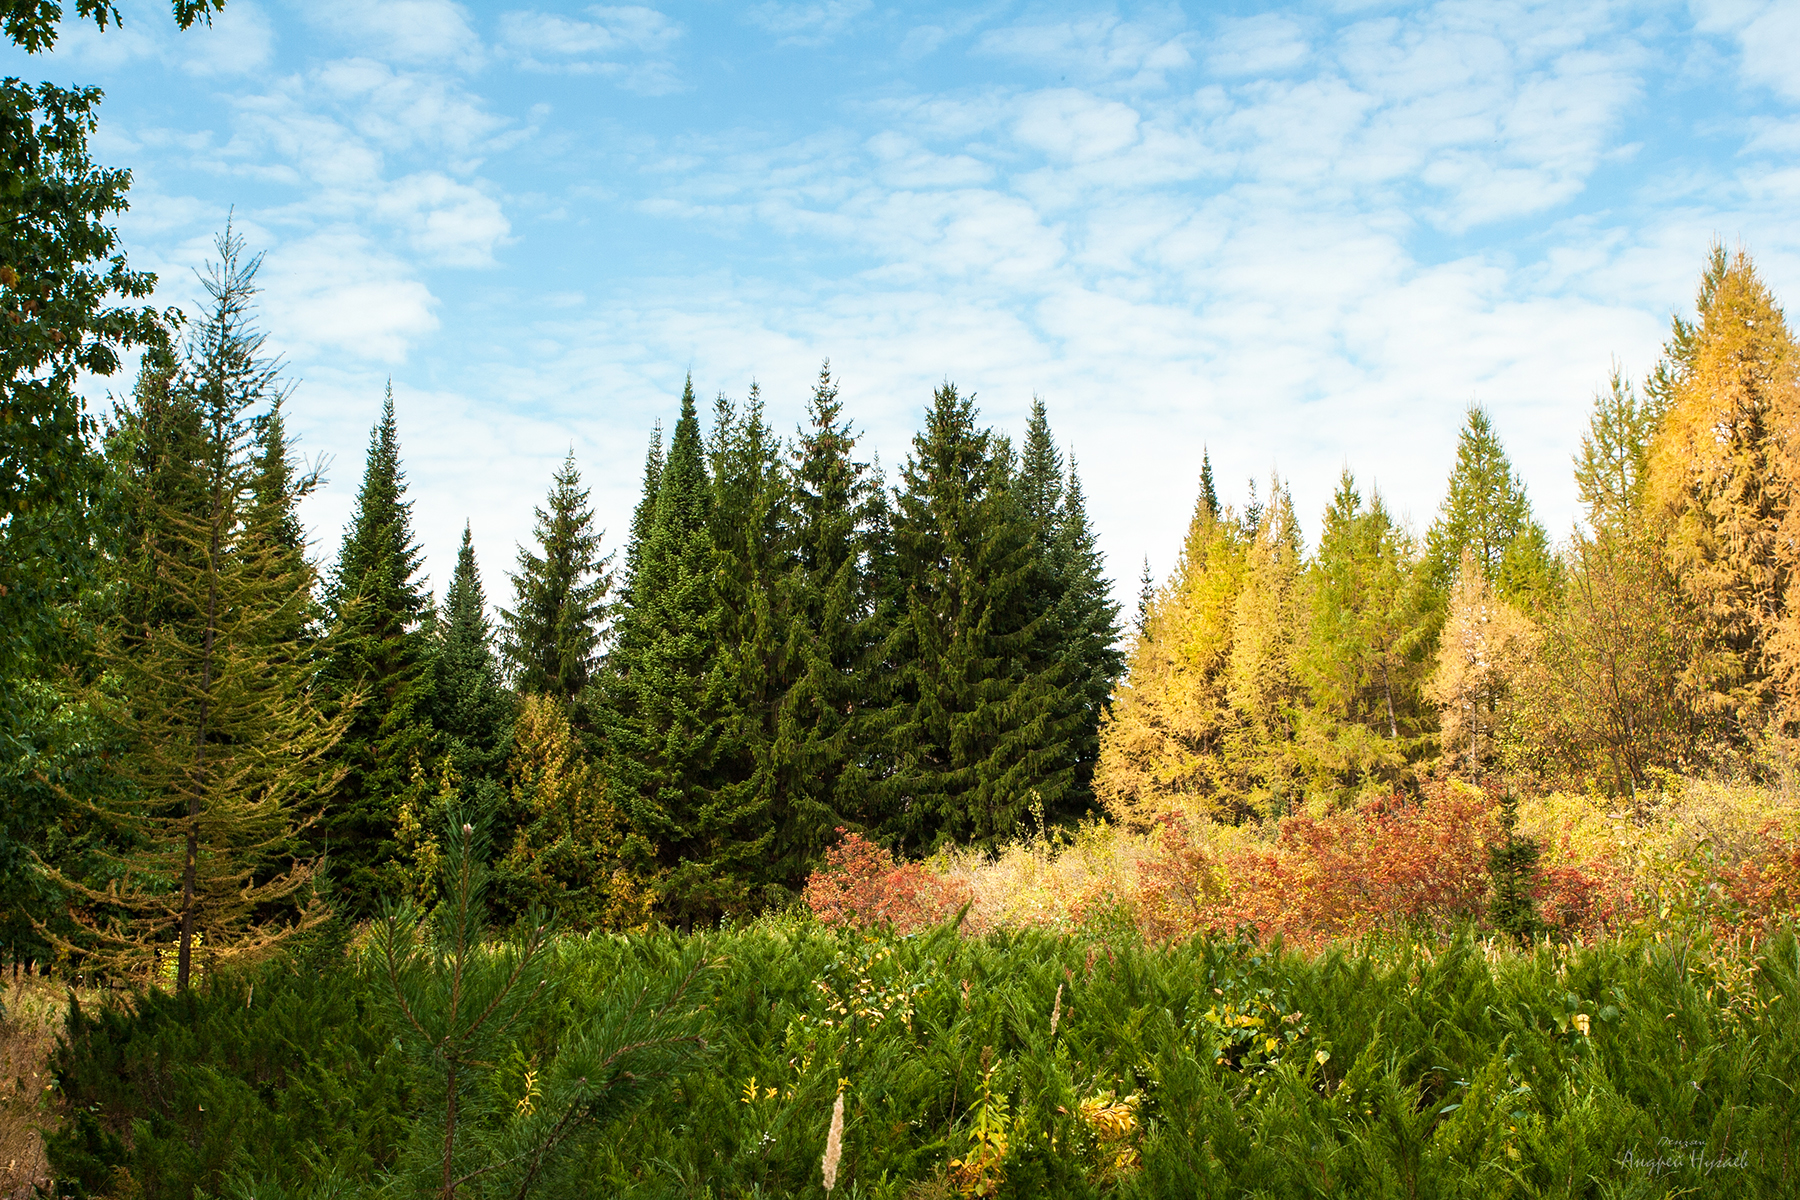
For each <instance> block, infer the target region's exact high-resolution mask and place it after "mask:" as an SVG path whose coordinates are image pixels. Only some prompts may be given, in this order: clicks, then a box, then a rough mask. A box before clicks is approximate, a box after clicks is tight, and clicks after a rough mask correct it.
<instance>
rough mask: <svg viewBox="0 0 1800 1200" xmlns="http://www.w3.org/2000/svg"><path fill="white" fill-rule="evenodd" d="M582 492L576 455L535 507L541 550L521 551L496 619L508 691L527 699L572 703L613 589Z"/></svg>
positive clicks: (566, 462)
mask: <svg viewBox="0 0 1800 1200" xmlns="http://www.w3.org/2000/svg"><path fill="white" fill-rule="evenodd" d="M588 494H589V493H588V490H587V489H586V488H584V487H582V486H581V474H580V472H578V471H577V470H576V469H575V454H574V451H570V452H569V456H568V458H566V459H564V460H563V465H562V466H561V468H559V469H558V470H557V472H556V476H555V479H554V481H553V482H552V483H551V486H550V496H549V499H548V501H547V504H548V508H547V509H543V508H540V509H538V510H537V527H536V529H535V530H534V531H533V535H534V536H535V537H536V539H537V543H538V546H539V548H540V550H541V553H538V554H534V553H532V552H531V551H530V550H528V549H526V548H524V547H520V548H519V571H518V574H516V575H514V576H513V577H512V581H513V596H514V599H513V607H512V608H511V609H510V610H503V611H502V612H501V614H500V618H501V621H502V623H503V626H504V630H505V632H504V636H503V645H504V648H505V655H506V661H507V664H508V666H509V668H510V671H511V675H512V683H513V687H514V688H515V689H517V690H518V691H519V692H520V693H522V694H524V695H529V696H554V697H555V698H556V699H558V700H560V701H562V702H563V703H564V704H570V703H572V702H573V701H574V700H575V698H576V697H578V696H580V695H581V692H582V690H583V689H584V688H586V687H587V684H588V679H589V676H590V675H591V674H592V672H593V669H594V661H595V658H596V656H597V653H598V649H599V645H600V634H601V625H602V623H603V622H604V621H605V619H606V594H607V590H608V589H609V588H610V587H611V585H612V575H611V573H610V572H609V571H608V569H607V567H608V565H609V563H610V562H611V559H612V556H611V555H610V554H608V555H604V556H603V555H601V553H600V537H601V535H600V533H599V531H598V530H596V529H595V528H594V511H593V508H592V507H591V506H590V505H589V503H588Z"/></svg>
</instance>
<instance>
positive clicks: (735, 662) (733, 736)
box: [708, 384, 804, 895]
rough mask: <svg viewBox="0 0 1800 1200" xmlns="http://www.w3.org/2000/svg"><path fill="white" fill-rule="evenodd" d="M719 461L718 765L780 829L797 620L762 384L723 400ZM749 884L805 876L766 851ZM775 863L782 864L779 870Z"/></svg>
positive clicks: (717, 434)
mask: <svg viewBox="0 0 1800 1200" xmlns="http://www.w3.org/2000/svg"><path fill="white" fill-rule="evenodd" d="M713 411H714V416H713V436H712V441H711V445H710V447H709V453H708V457H709V459H710V464H711V475H712V486H713V503H712V514H711V521H712V534H713V537H712V540H713V546H714V548H715V550H716V551H717V554H718V597H719V614H720V625H719V630H718V638H719V641H718V655H719V658H720V660H721V662H720V665H721V668H722V670H723V671H724V673H725V676H726V679H727V688H728V690H729V694H728V697H727V710H728V712H729V714H730V715H729V718H728V720H729V732H728V734H727V736H726V737H725V738H724V739H723V741H722V742H721V748H722V751H723V752H722V753H721V755H720V758H719V761H718V764H717V769H718V772H719V780H720V784H721V786H722V787H725V788H729V789H731V790H732V791H733V792H734V793H735V794H737V796H738V798H737V799H736V800H735V801H734V803H735V804H736V805H737V806H739V807H741V808H744V809H746V810H747V811H755V812H759V813H763V814H768V818H770V819H772V822H773V827H772V828H771V829H770V834H771V836H777V835H776V834H775V828H774V827H778V826H779V825H780V824H781V823H782V821H783V815H782V814H779V813H778V809H779V808H785V806H786V805H785V798H784V797H782V796H781V795H780V792H781V788H782V774H783V773H782V771H781V770H780V768H779V766H778V764H777V761H776V758H777V750H776V741H777V739H778V737H779V736H780V731H779V726H780V723H781V722H780V713H781V704H782V698H783V697H784V696H785V695H786V693H787V691H788V688H789V687H790V686H791V683H792V667H793V662H792V657H791V656H790V654H789V653H788V641H789V637H790V626H791V624H792V621H793V611H792V607H793V605H792V602H793V599H794V597H793V595H792V590H791V588H790V587H789V586H788V585H789V581H790V571H791V564H792V561H793V557H794V555H793V544H792V537H793V522H792V520H791V519H790V504H791V497H790V494H789V490H788V480H787V475H786V472H785V471H783V470H782V465H781V446H780V443H779V442H778V441H777V440H776V439H775V436H774V433H773V431H772V430H770V428H769V426H768V424H767V423H766V422H765V421H764V419H763V404H762V395H761V392H760V390H759V389H758V388H757V387H756V386H755V385H754V384H752V385H751V388H750V396H749V399H748V400H747V401H746V403H745V405H744V408H743V410H742V412H739V411H738V410H737V408H736V406H735V405H733V404H732V403H731V402H730V401H729V400H727V399H726V398H725V397H723V396H720V397H719V399H718V402H717V403H716V404H715V406H714V410H713ZM761 867H762V869H761V870H759V871H758V872H757V874H756V876H755V877H754V878H752V879H747V880H746V882H747V883H755V884H765V885H773V887H774V888H775V889H776V891H775V893H771V895H775V894H778V893H779V894H785V893H782V891H781V890H782V889H783V888H784V887H786V888H793V887H795V886H797V885H798V884H799V883H801V882H803V881H804V877H803V876H801V877H799V878H795V877H794V876H793V874H792V873H790V874H789V875H788V876H787V877H785V878H783V877H782V876H781V874H780V872H781V868H780V866H779V865H776V864H773V863H771V861H770V860H768V859H765V860H764V862H763V863H762V864H761ZM771 868H773V870H771Z"/></svg>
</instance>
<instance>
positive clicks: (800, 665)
mask: <svg viewBox="0 0 1800 1200" xmlns="http://www.w3.org/2000/svg"><path fill="white" fill-rule="evenodd" d="M858 440H859V435H858V433H857V432H856V430H855V429H854V427H853V426H852V425H851V424H850V422H849V421H848V420H846V419H845V418H844V416H843V404H842V402H841V401H840V400H839V399H838V386H837V381H836V380H834V379H833V378H832V376H831V364H830V363H829V362H827V363H826V364H825V365H824V366H822V367H821V368H820V370H819V378H818V382H817V383H816V384H815V386H814V388H813V394H812V397H811V399H810V400H809V401H808V404H807V426H806V427H805V428H804V429H802V430H801V431H800V432H799V433H798V435H797V436H796V438H795V441H794V447H793V453H792V462H791V465H790V467H789V475H788V479H789V482H788V486H789V489H790V495H791V497H792V501H791V504H792V510H791V515H790V518H789V519H790V521H791V526H792V533H791V545H792V548H793V549H792V557H791V558H790V560H789V568H788V575H787V577H786V579H785V580H784V586H785V593H786V596H787V603H788V604H789V606H790V613H791V619H790V621H789V624H788V637H787V641H786V644H785V646H784V654H785V660H784V661H785V669H786V672H787V675H788V678H789V683H788V686H787V688H786V690H785V692H784V693H783V694H782V696H781V707H780V716H779V724H778V727H777V733H776V737H775V747H774V749H775V753H774V767H775V771H776V773H777V783H776V787H775V789H774V793H773V795H774V800H775V807H774V810H773V812H772V814H771V815H772V824H773V828H774V833H775V846H774V850H773V851H772V860H773V862H774V864H775V865H774V877H775V879H776V881H777V882H779V883H782V884H785V885H786V886H788V887H790V888H797V887H798V886H799V885H800V884H802V883H803V882H804V881H805V878H806V875H807V873H808V872H810V870H811V869H812V867H813V866H814V865H816V863H817V861H818V858H819V855H820V854H821V853H822V852H823V851H824V850H825V848H826V847H827V846H829V845H830V844H831V842H832V841H834V840H835V838H836V833H835V831H836V830H837V828H838V827H839V826H845V827H850V828H858V829H864V830H868V829H873V828H875V827H876V826H877V825H878V824H879V814H878V813H877V811H876V810H875V808H874V804H875V799H876V791H875V789H876V784H877V782H878V781H879V780H880V778H881V777H882V775H883V774H884V767H883V762H882V758H881V755H880V753H879V746H880V743H881V737H882V729H881V720H882V715H883V709H884V704H883V700H884V697H885V695H886V691H885V689H886V680H885V679H884V673H883V671H882V665H883V663H882V648H883V645H884V642H885V639H886V634H887V631H888V629H889V626H890V625H891V616H892V605H891V602H890V597H889V595H888V593H887V590H886V589H885V588H884V581H883V579H882V578H881V576H880V574H879V570H880V565H881V562H882V543H881V537H882V534H883V532H884V530H885V527H886V513H885V506H884V505H883V503H882V501H883V496H882V488H881V479H880V475H879V474H878V472H877V471H876V469H875V468H874V467H873V466H872V465H871V464H869V463H865V462H858V461H856V459H855V457H854V455H855V451H856V445H857V442H858Z"/></svg>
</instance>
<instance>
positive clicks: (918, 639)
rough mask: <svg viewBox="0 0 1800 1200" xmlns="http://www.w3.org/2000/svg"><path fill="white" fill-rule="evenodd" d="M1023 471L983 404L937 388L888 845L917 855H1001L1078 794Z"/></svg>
mask: <svg viewBox="0 0 1800 1200" xmlns="http://www.w3.org/2000/svg"><path fill="white" fill-rule="evenodd" d="M1014 470H1015V468H1014V463H1013V462H1012V454H1011V451H1010V449H1009V448H1008V447H1007V445H1006V444H1005V442H1004V441H1002V440H1000V439H996V438H995V437H994V435H993V434H992V432H991V431H989V430H985V429H979V428H977V426H976V414H975V407H974V403H973V400H972V398H965V397H963V396H960V395H959V394H958V393H957V391H956V388H955V387H954V386H953V385H950V384H946V385H944V386H943V387H941V388H939V389H938V390H937V392H936V394H935V396H934V398H933V401H932V406H931V408H930V410H929V411H928V413H927V416H926V426H925V429H924V431H922V432H921V433H919V434H918V435H916V436H915V437H914V438H913V454H912V455H910V456H909V457H908V459H907V463H906V466H905V468H904V470H903V472H902V479H903V481H904V486H903V487H902V488H901V490H900V492H899V496H898V506H897V509H896V512H895V514H894V519H893V539H894V556H895V569H896V575H897V580H898V584H899V586H900V587H901V588H903V589H904V597H905V599H904V610H903V612H902V613H901V614H899V619H898V622H897V625H896V628H895V632H894V634H893V636H892V638H891V639H890V642H889V650H888V654H889V657H890V658H891V659H892V660H893V661H894V662H895V663H896V666H897V669H898V674H897V684H898V689H897V691H898V694H897V697H896V705H895V712H894V716H893V726H892V730H891V734H890V737H891V742H890V746H891V753H892V755H893V758H894V766H895V771H894V774H893V776H892V777H891V778H890V779H888V780H887V781H886V783H885V788H886V790H887V793H888V804H889V805H890V809H889V812H890V818H889V819H890V821H891V824H890V826H889V831H890V832H891V833H893V834H895V835H897V840H899V841H901V842H902V843H903V844H905V845H910V846H912V847H915V848H924V847H929V846H932V845H936V844H939V843H941V842H944V841H947V840H956V841H960V842H964V843H972V844H977V845H994V844H996V843H997V842H998V841H1000V840H1002V839H1004V838H1006V837H1009V836H1011V835H1012V834H1013V833H1014V832H1015V831H1016V830H1017V829H1018V828H1020V826H1021V824H1022V822H1023V821H1024V819H1025V817H1026V815H1027V813H1028V812H1030V810H1031V808H1032V807H1033V806H1034V805H1041V806H1042V807H1043V808H1044V809H1045V810H1047V811H1055V810H1056V809H1058V808H1059V806H1061V805H1062V804H1063V803H1064V802H1065V799H1066V797H1067V796H1068V793H1069V791H1070V789H1071V787H1072V786H1073V776H1074V765H1073V761H1072V759H1073V754H1072V752H1071V750H1070V748H1069V744H1068V743H1069V740H1070V738H1071V737H1072V736H1073V734H1074V726H1075V721H1074V719H1073V718H1072V716H1070V715H1069V714H1070V712H1071V709H1072V707H1073V706H1072V704H1071V702H1070V699H1069V696H1068V694H1067V693H1068V691H1069V683H1068V680H1067V678H1066V674H1065V673H1064V672H1062V671H1060V670H1057V669H1049V670H1039V671H1036V672H1034V671H1032V670H1031V669H1030V667H1031V665H1032V664H1033V660H1034V658H1035V657H1037V653H1036V652H1037V651H1038V649H1039V647H1040V646H1041V644H1042V642H1041V639H1042V638H1043V637H1044V636H1045V626H1046V624H1047V623H1050V622H1052V621H1053V620H1054V616H1053V614H1052V613H1049V612H1045V611H1035V612H1034V611H1033V604H1032V601H1033V599H1034V584H1035V582H1036V580H1035V576H1034V573H1035V572H1037V571H1039V570H1041V569H1042V562H1041V555H1040V554H1039V553H1038V551H1037V549H1036V546H1035V543H1034V530H1033V529H1032V526H1031V522H1030V519H1029V518H1028V516H1027V515H1026V502H1025V501H1024V500H1023V499H1022V498H1021V497H1020V495H1019V494H1018V489H1017V488H1016V487H1015V486H1014Z"/></svg>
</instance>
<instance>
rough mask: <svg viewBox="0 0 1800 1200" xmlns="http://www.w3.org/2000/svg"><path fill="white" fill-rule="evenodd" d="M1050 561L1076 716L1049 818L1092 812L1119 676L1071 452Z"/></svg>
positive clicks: (1121, 668) (1114, 625)
mask: <svg viewBox="0 0 1800 1200" xmlns="http://www.w3.org/2000/svg"><path fill="white" fill-rule="evenodd" d="M1050 561H1051V565H1052V567H1053V569H1054V570H1055V572H1056V575H1057V578H1058V580H1059V584H1060V595H1058V596H1057V603H1056V609H1055V610H1054V611H1055V616H1056V624H1057V627H1058V628H1059V630H1060V631H1061V632H1060V634H1059V636H1060V637H1061V639H1062V641H1063V644H1064V645H1065V646H1066V647H1067V648H1068V661H1069V668H1070V676H1071V677H1070V679H1069V696H1070V699H1071V701H1072V702H1073V715H1074V718H1075V726H1074V729H1073V732H1072V735H1071V738H1070V748H1071V750H1072V751H1073V754H1074V763H1075V774H1074V778H1073V780H1072V788H1071V791H1070V796H1069V799H1068V800H1067V801H1066V802H1065V803H1064V805H1063V807H1062V810H1061V811H1060V813H1057V814H1055V815H1058V816H1061V817H1063V818H1064V819H1069V818H1074V817H1080V816H1085V815H1087V814H1089V813H1092V812H1094V811H1096V810H1097V801H1096V799H1095V797H1094V768H1095V766H1096V765H1097V764H1098V762H1099V758H1100V722H1101V719H1102V718H1103V717H1104V715H1105V713H1106V712H1107V710H1108V709H1109V708H1110V707H1111V705H1112V694H1113V691H1114V689H1115V688H1116V687H1117V686H1118V683H1119V679H1120V677H1121V676H1123V675H1124V674H1125V655H1124V652H1123V651H1122V650H1120V649H1119V636H1120V633H1121V632H1122V631H1121V629H1120V626H1119V604H1118V601H1116V600H1114V599H1113V598H1112V587H1111V585H1110V584H1109V583H1108V582H1107V580H1106V576H1105V574H1104V571H1105V560H1104V559H1103V558H1102V556H1101V554H1100V549H1099V546H1098V544H1097V543H1096V541H1095V538H1094V531H1093V528H1092V526H1090V525H1089V524H1088V516H1087V493H1086V491H1085V489H1083V488H1082V486H1081V474H1080V471H1079V470H1078V469H1077V467H1076V464H1075V460H1074V457H1073V456H1071V457H1070V459H1069V473H1068V478H1067V480H1066V481H1065V483H1064V485H1063V498H1062V511H1061V512H1060V513H1059V514H1058V520H1057V527H1056V531H1055V541H1054V542H1053V543H1052V545H1051V548H1050Z"/></svg>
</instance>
